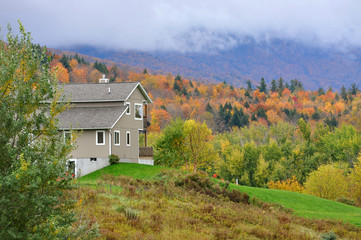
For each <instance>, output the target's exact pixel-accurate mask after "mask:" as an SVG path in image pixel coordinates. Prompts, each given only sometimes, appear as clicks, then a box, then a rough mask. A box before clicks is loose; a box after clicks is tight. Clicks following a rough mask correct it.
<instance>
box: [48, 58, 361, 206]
mask: <svg viewBox="0 0 361 240" xmlns="http://www.w3.org/2000/svg"><path fill="white" fill-rule="evenodd" d="M50 56H51V59H52V67H53V69H54V73H55V75H56V77H57V79H58V81H59V82H60V83H65V84H68V83H86V82H92V83H95V82H97V81H98V79H99V78H101V77H102V75H103V74H105V75H106V76H107V77H108V78H109V79H110V81H111V82H124V81H139V82H141V84H142V85H143V87H144V88H145V89H146V90H147V92H148V93H149V95H150V97H151V99H152V100H153V103H152V104H150V105H149V108H148V109H149V110H148V112H149V119H148V120H149V122H150V126H149V128H148V129H149V133H148V143H149V145H152V146H153V147H154V151H155V152H154V160H155V163H156V164H158V165H164V166H171V167H179V168H184V169H187V170H188V171H197V170H202V171H205V172H207V173H208V175H210V176H213V177H215V178H219V179H221V180H224V181H231V182H237V183H238V184H241V185H248V186H257V187H265V188H275V189H283V190H289V191H296V192H304V193H308V194H312V195H316V196H319V197H323V198H327V199H331V200H337V201H340V202H343V203H346V204H350V205H357V206H361V156H360V150H361V134H360V130H361V93H360V91H359V88H358V86H357V84H355V83H354V84H352V85H350V86H343V87H342V88H341V89H340V90H339V91H335V90H333V89H332V88H328V89H323V88H319V89H318V90H317V91H308V90H305V89H304V88H303V84H302V81H300V80H297V79H287V80H284V79H282V77H280V78H278V79H277V80H276V79H273V80H269V79H267V81H266V80H265V79H263V78H262V79H260V82H259V84H258V85H256V86H255V85H253V84H252V81H248V82H247V87H245V88H236V87H233V86H232V85H230V84H227V83H226V82H223V83H219V84H211V83H204V82H198V81H194V80H193V81H191V80H189V79H185V78H182V76H180V75H177V76H173V75H171V74H168V75H167V74H150V73H148V71H147V69H144V71H142V72H134V71H130V70H129V69H122V68H119V67H118V66H117V65H115V64H114V65H106V64H105V63H103V62H101V61H95V62H92V63H90V62H87V61H86V60H85V59H84V58H83V57H80V56H79V55H69V56H67V55H62V56H60V55H54V54H50ZM140 142H141V144H144V136H141V140H140Z"/></svg>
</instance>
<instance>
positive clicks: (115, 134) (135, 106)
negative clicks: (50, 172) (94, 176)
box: [58, 77, 153, 177]
mask: <svg viewBox="0 0 361 240" xmlns="http://www.w3.org/2000/svg"><path fill="white" fill-rule="evenodd" d="M101 82H103V83H101ZM63 90H64V91H63V95H65V97H66V98H67V99H69V101H70V104H71V108H70V109H67V110H65V111H64V112H62V113H61V114H60V115H59V117H58V119H59V129H60V131H62V134H64V137H65V138H66V137H70V129H73V130H79V136H78V137H77V139H76V142H75V144H76V145H77V146H76V149H75V150H74V151H73V152H72V153H71V158H70V159H69V164H70V166H71V168H73V170H74V171H75V175H76V176H78V177H79V176H83V175H85V174H88V173H90V172H93V171H96V170H98V169H101V168H103V167H105V166H108V165H109V160H108V156H109V155H110V154H116V155H118V156H119V158H120V161H121V162H131V163H143V164H153V163H152V160H140V158H139V133H140V132H145V133H146V128H147V125H148V121H147V115H146V114H147V104H148V103H151V102H152V100H151V99H150V98H149V96H148V94H147V93H146V91H145V90H144V88H143V87H142V85H141V84H140V83H139V82H129V83H108V81H107V79H105V78H104V77H103V79H100V83H95V84H67V85H64V86H63Z"/></svg>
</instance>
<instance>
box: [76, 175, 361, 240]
mask: <svg viewBox="0 0 361 240" xmlns="http://www.w3.org/2000/svg"><path fill="white" fill-rule="evenodd" d="M78 192H79V194H78V195H79V198H81V199H83V201H81V204H79V206H78V207H77V211H78V212H82V214H83V215H85V216H87V218H90V219H96V221H97V222H98V224H99V226H100V227H99V228H100V233H101V239H321V235H322V234H324V233H328V232H330V231H333V232H335V233H336V235H338V236H339V237H340V238H345V239H360V238H359V236H361V230H360V228H358V227H355V226H353V225H350V224H343V223H341V222H337V221H330V220H327V221H326V220H311V219H305V218H300V217H296V216H293V215H292V214H291V213H290V212H289V211H284V210H282V209H281V207H280V206H277V205H272V204H267V203H263V202H261V201H260V200H257V199H252V200H248V198H247V196H245V195H244V194H242V193H239V192H229V191H227V190H225V189H223V188H222V187H220V186H217V184H214V183H212V182H211V181H210V180H209V179H207V178H206V177H204V176H201V175H199V174H191V175H187V176H181V175H178V176H177V175H174V173H169V174H168V175H167V173H166V174H165V175H163V176H162V178H161V180H159V181H141V180H134V179H132V178H128V177H122V176H120V177H114V176H105V177H104V178H103V179H102V180H101V181H100V182H98V184H97V185H96V186H95V187H93V188H91V187H85V186H83V187H81V188H80V189H79V190H78ZM226 192H228V193H226ZM248 202H250V203H248Z"/></svg>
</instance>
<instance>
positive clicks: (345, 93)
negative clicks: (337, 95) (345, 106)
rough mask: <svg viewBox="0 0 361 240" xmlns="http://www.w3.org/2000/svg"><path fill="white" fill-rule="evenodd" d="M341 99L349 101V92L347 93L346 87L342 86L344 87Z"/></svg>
mask: <svg viewBox="0 0 361 240" xmlns="http://www.w3.org/2000/svg"><path fill="white" fill-rule="evenodd" d="M341 98H342V99H343V100H344V101H345V102H347V101H348V99H347V91H346V88H345V86H344V85H342V87H341Z"/></svg>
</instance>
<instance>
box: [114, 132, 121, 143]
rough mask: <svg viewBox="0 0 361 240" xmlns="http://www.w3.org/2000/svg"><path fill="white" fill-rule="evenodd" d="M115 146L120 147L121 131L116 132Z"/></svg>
mask: <svg viewBox="0 0 361 240" xmlns="http://www.w3.org/2000/svg"><path fill="white" fill-rule="evenodd" d="M114 145H115V146H120V131H114Z"/></svg>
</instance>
